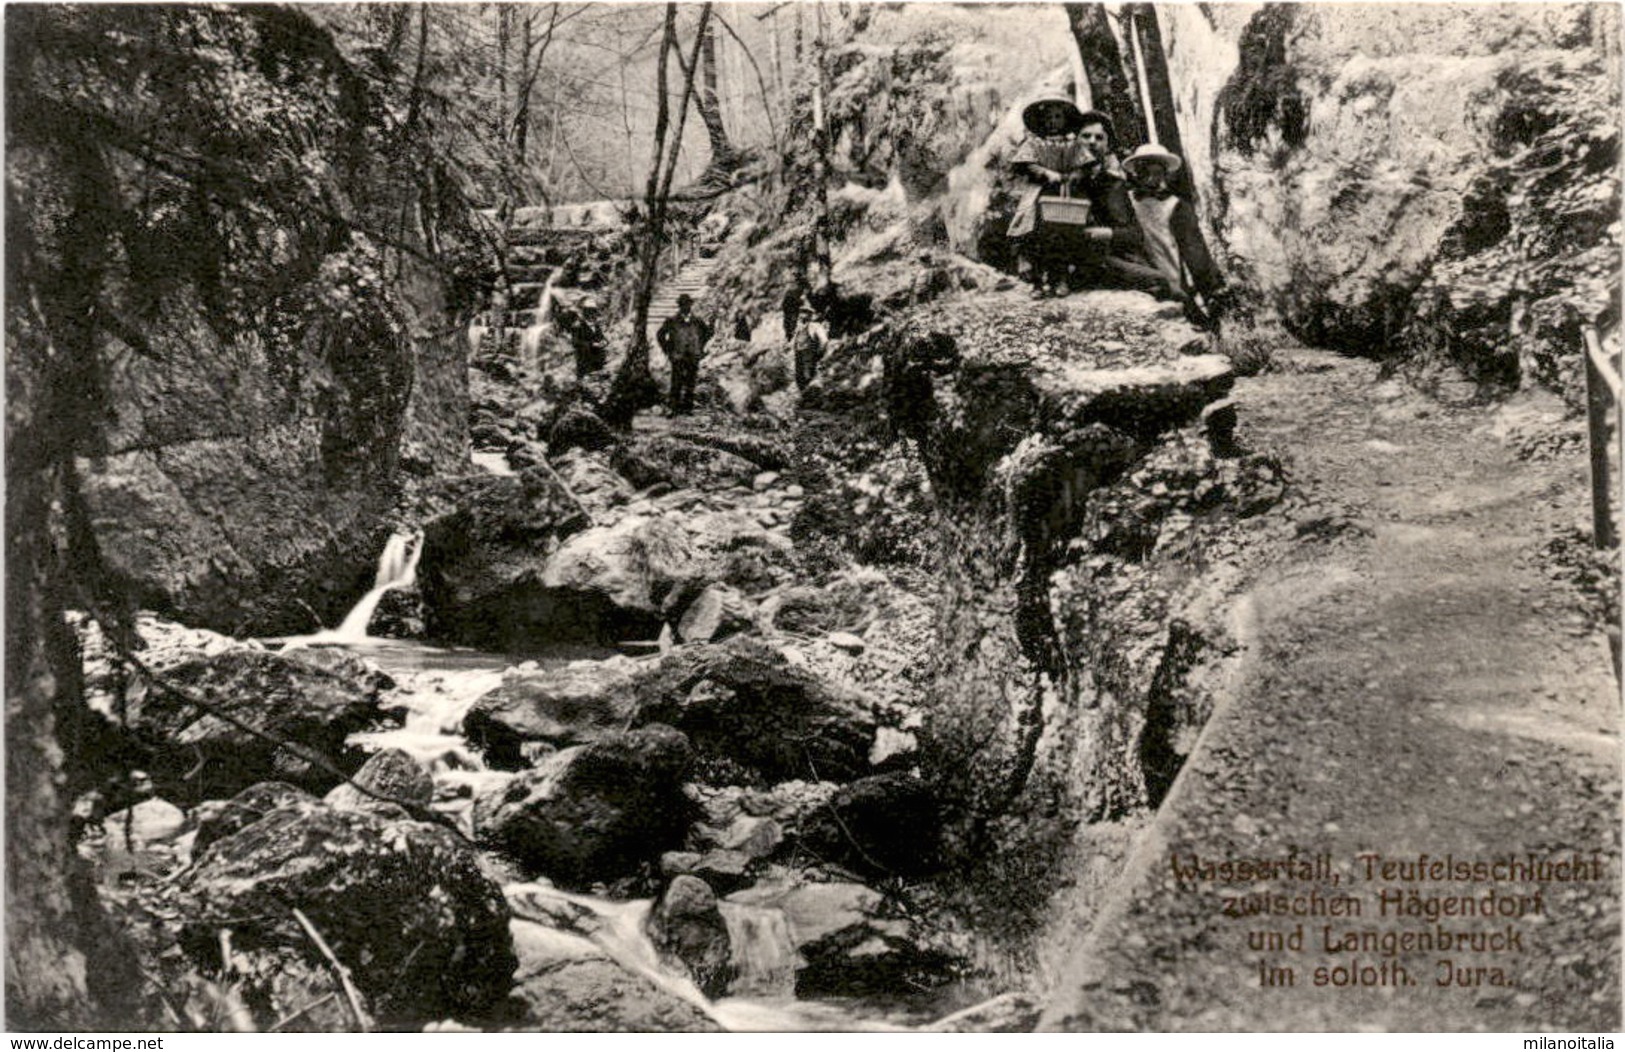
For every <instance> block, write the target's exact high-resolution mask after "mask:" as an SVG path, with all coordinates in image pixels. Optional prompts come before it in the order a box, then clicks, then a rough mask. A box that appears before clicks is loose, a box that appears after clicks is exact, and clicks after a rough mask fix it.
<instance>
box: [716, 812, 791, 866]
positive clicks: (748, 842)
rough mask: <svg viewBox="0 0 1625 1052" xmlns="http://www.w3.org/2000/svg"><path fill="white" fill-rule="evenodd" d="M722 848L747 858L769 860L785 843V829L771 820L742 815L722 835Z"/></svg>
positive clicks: (763, 817)
mask: <svg viewBox="0 0 1625 1052" xmlns="http://www.w3.org/2000/svg"><path fill="white" fill-rule="evenodd" d="M721 840H722V846H723V847H724V848H725V849H727V850H729V851H737V852H739V853H741V854H743V855H744V856H745V857H746V858H752V859H756V858H767V857H768V856H769V855H771V854H773V852H775V851H777V850H778V849H779V845H780V844H782V843H784V827H783V826H781V825H779V823H778V822H776V821H774V820H773V819H771V818H767V817H765V816H758V815H748V814H747V815H740V816H739V817H738V818H735V819H734V820H733V824H732V825H730V826H729V827H728V828H727V829H726V830H725V831H724V832H723V834H722V837H721Z"/></svg>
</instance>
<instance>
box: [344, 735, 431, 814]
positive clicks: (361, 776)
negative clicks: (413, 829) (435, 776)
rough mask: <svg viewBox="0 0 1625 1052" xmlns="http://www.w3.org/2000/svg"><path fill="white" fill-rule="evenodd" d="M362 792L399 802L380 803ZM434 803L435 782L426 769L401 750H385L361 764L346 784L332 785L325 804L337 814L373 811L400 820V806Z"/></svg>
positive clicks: (419, 806) (385, 801)
mask: <svg viewBox="0 0 1625 1052" xmlns="http://www.w3.org/2000/svg"><path fill="white" fill-rule="evenodd" d="M351 783H354V784H351ZM358 787H359V788H358ZM363 790H370V791H371V792H373V793H377V794H379V796H385V797H389V798H390V800H394V801H398V803H391V802H390V800H380V799H379V798H378V797H377V796H371V795H369V794H368V793H367V792H363ZM433 801H434V781H433V780H432V779H431V778H430V777H429V771H428V769H427V768H425V767H424V766H423V765H422V764H420V763H418V762H417V761H416V760H414V759H413V758H412V757H411V755H409V754H408V753H406V752H405V751H403V750H401V749H385V750H384V751H383V752H380V753H376V754H374V756H373V757H372V759H370V760H368V761H367V762H366V763H364V764H362V765H361V770H359V771H357V772H356V773H355V774H354V775H352V776H351V778H350V781H349V782H344V783H341V784H339V785H337V786H335V787H334V788H333V790H332V791H331V792H329V793H328V794H327V797H326V798H325V801H324V802H325V803H326V804H327V805H328V806H329V807H334V808H337V809H339V810H340V811H373V812H376V813H378V814H382V815H386V816H390V817H399V816H400V815H401V814H402V813H403V812H402V808H403V807H404V808H408V809H425V808H427V807H428V806H429V804H430V803H432V802H433ZM406 813H409V812H406Z"/></svg>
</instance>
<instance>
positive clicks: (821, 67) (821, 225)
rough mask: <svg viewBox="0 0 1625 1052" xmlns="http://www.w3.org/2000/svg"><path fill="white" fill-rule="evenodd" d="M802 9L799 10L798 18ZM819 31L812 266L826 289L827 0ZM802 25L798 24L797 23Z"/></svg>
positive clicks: (820, 9) (829, 269)
mask: <svg viewBox="0 0 1625 1052" xmlns="http://www.w3.org/2000/svg"><path fill="white" fill-rule="evenodd" d="M799 17H800V12H799V11H798V12H797V18H798V19H799ZM816 17H817V19H818V21H817V26H818V32H817V35H816V37H815V38H814V40H813V93H812V105H813V183H814V186H813V195H814V196H813V203H814V213H813V265H814V267H815V270H816V274H817V279H818V280H817V287H818V288H825V287H827V286H829V285H831V284H832V283H833V282H834V277H833V274H834V266H833V265H832V262H831V248H830V220H829V122H828V120H827V119H826V117H825V114H824V94H825V92H826V90H827V86H826V85H825V83H824V78H825V66H826V65H827V63H826V61H825V51H826V50H827V49H828V47H829V41H828V39H827V35H828V34H827V31H826V29H825V25H824V3H823V0H818V5H817V15H816ZM798 25H799V23H798Z"/></svg>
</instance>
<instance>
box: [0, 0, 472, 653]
mask: <svg viewBox="0 0 1625 1052" xmlns="http://www.w3.org/2000/svg"><path fill="white" fill-rule="evenodd" d="M81 14H82V15H83V17H81V15H74V14H65V13H62V12H49V13H40V14H37V15H33V16H30V17H29V18H27V19H25V20H23V21H19V22H18V23H17V25H16V30H17V32H16V34H15V35H16V36H17V38H18V39H19V40H20V41H27V42H26V43H21V44H20V45H19V46H20V47H22V48H23V49H24V50H26V51H27V52H28V53H29V54H30V56H31V59H30V62H29V63H28V67H27V70H26V71H23V72H20V74H19V77H18V78H17V79H16V80H15V81H14V82H13V83H12V84H11V85H9V86H8V92H9V97H10V98H11V99H12V101H13V102H14V103H15V104H16V106H17V109H18V110H19V112H20V113H22V114H23V116H22V117H21V118H20V119H19V120H18V121H17V122H16V123H15V125H14V127H13V131H14V133H15V134H14V136H13V140H12V143H11V147H12V149H11V151H10V157H9V158H8V165H7V178H8V187H9V191H10V192H11V193H13V194H15V195H16V196H15V198H14V199H15V200H17V201H19V202H24V203H25V204H24V205H23V207H20V208H18V209H17V210H16V213H17V215H16V223H15V226H14V229H13V230H12V234H13V235H15V236H14V237H13V238H11V239H10V240H11V243H13V244H16V245H18V246H19V247H20V248H21V247H25V248H26V253H25V254H26V256H27V258H26V259H23V258H21V256H20V257H19V260H18V262H19V272H20V273H26V275H27V277H26V279H25V280H26V282H27V285H28V288H30V289H31V290H32V298H33V300H34V301H35V302H36V303H37V304H38V307H37V309H31V308H29V307H28V306H27V304H28V302H29V300H30V298H31V297H30V295H18V296H13V297H9V298H8V316H7V324H8V334H9V335H10V336H12V338H13V342H12V344H11V347H10V353H9V355H8V357H11V358H13V360H15V361H17V362H19V363H22V362H32V361H35V360H43V359H44V358H45V357H46V356H47V354H48V352H47V350H46V347H47V346H48V345H50V344H51V343H53V342H54V343H56V344H61V343H63V340H64V333H68V332H72V333H73V334H74V335H73V336H71V337H69V338H70V339H71V340H73V341H75V342H76V343H77V341H79V340H81V339H82V340H84V341H85V344H86V345H85V346H76V347H75V349H74V353H75V354H76V355H84V356H85V357H87V358H88V357H89V353H87V352H90V353H93V354H94V356H95V358H96V360H97V362H98V363H99V370H97V375H96V376H95V378H94V379H93V380H90V379H88V377H87V381H88V382H87V383H86V385H85V386H86V390H85V391H83V392H81V394H83V395H85V396H86V397H87V402H88V403H89V404H87V405H86V407H85V408H84V411H83V412H82V413H81V414H78V415H77V417H76V418H73V419H60V420H57V421H54V422H53V423H54V427H56V428H57V429H58V432H57V433H58V434H59V435H61V436H62V437H63V438H65V439H69V440H71V446H72V451H73V452H74V453H77V454H79V455H80V457H81V459H80V461H79V463H78V470H79V474H80V475H81V478H82V488H83V490H84V493H85V496H86V500H87V506H88V507H87V511H88V514H89V516H90V518H91V520H92V523H93V527H94V530H95V533H96V536H97V539H98V540H99V542H100V547H101V550H102V554H103V557H104V559H105V561H106V563H107V568H108V569H109V570H110V571H111V576H113V577H114V578H115V579H118V581H119V583H122V584H124V585H125V586H127V588H128V591H129V594H130V597H131V598H132V600H134V602H135V603H136V604H138V605H140V606H144V607H148V608H152V609H157V610H160V611H163V612H165V613H166V614H168V615H170V616H174V617H177V618H180V619H183V620H185V621H187V622H188V623H191V624H198V625H207V626H210V627H214V628H217V629H221V630H225V631H231V632H234V633H236V634H283V633H292V632H301V631H309V630H311V629H313V628H315V627H318V626H317V625H316V624H315V623H314V622H316V621H321V622H323V623H326V624H335V623H337V619H338V617H339V616H341V615H342V614H343V612H344V611H345V610H346V609H347V608H348V607H349V606H350V604H352V603H353V602H354V601H355V599H356V598H358V597H359V595H360V594H361V592H363V591H365V589H366V585H367V583H368V581H369V580H370V577H371V572H372V567H373V565H374V563H375V562H376V560H377V557H378V553H379V551H380V550H381V548H382V546H383V542H384V540H385V538H387V536H388V534H389V532H390V530H389V526H388V523H387V521H386V516H387V514H388V512H389V510H390V508H391V505H392V504H393V503H394V500H395V497H396V490H397V488H398V486H399V484H400V482H401V479H402V478H403V476H406V475H411V474H424V473H427V472H431V471H434V470H444V469H445V468H447V467H449V466H450V465H451V464H453V463H454V462H455V461H457V460H458V459H460V458H463V457H465V456H466V434H467V432H466V416H467V411H466V390H467V382H466V378H465V376H464V369H463V357H464V350H463V348H462V346H461V336H460V334H458V333H455V332H452V333H447V330H448V329H449V328H450V326H449V325H448V324H447V321H448V311H447V306H448V304H447V296H446V289H445V287H444V286H443V284H442V282H441V280H440V278H439V276H438V274H437V273H436V272H435V270H434V269H433V268H432V267H430V266H427V265H425V264H424V263H423V262H422V261H421V260H419V259H418V258H416V256H417V251H416V250H417V248H418V246H416V245H412V244H410V242H411V241H412V239H413V237H414V234H413V233H411V232H404V231H403V232H400V233H398V234H397V235H395V237H396V238H397V239H398V240H400V241H404V242H407V243H408V248H409V249H410V251H407V252H405V253H401V254H399V255H394V254H393V250H391V249H384V248H382V247H380V246H381V245H382V244H383V243H384V242H386V241H388V240H390V235H387V234H386V235H384V236H383V237H381V238H380V239H379V240H378V241H374V240H373V239H372V237H371V236H370V235H368V234H363V233H361V232H360V231H362V230H374V231H377V230H381V229H382V228H384V227H385V226H386V225H387V224H385V223H382V222H376V220H377V214H376V213H375V211H374V210H375V209H379V210H381V211H395V212H398V211H399V207H400V204H401V202H399V201H396V202H394V206H393V209H391V208H390V206H389V205H388V204H386V203H385V202H386V201H387V200H388V197H389V195H390V194H391V193H392V190H391V189H390V186H389V184H390V183H391V182H392V180H391V179H390V178H389V174H390V173H388V172H387V171H385V170H384V169H386V168H387V166H388V164H389V163H390V162H389V161H388V160H387V159H384V158H381V157H380V156H379V155H380V153H381V151H379V150H377V149H376V148H374V147H373V146H369V145H368V143H369V141H370V140H369V138H368V136H369V135H370V134H372V132H370V131H369V121H371V120H373V117H372V113H371V111H370V106H371V104H372V100H370V99H369V98H368V90H369V89H368V88H367V87H366V85H365V83H364V81H363V80H362V79H361V77H360V76H359V75H357V74H356V73H355V71H354V70H353V69H352V68H351V67H350V65H349V64H348V63H347V62H346V61H345V60H344V59H343V57H342V56H341V55H340V54H339V52H338V49H337V47H336V46H335V44H334V41H333V39H332V37H331V35H330V34H328V33H327V31H326V30H324V29H323V28H322V27H321V26H319V25H318V24H317V23H316V22H315V21H314V20H312V19H311V18H309V17H307V16H305V15H302V14H297V13H290V12H285V11H275V10H271V9H252V10H250V9H232V10H227V9H217V10H212V11H209V12H207V13H201V12H188V11H183V10H181V9H178V8H167V9H160V8H151V9H144V10H141V11H135V10H133V9H119V10H116V11H115V10H113V9H108V10H105V11H101V12H96V13H93V14H92V13H81ZM183 40H189V41H191V42H192V43H191V44H190V45H188V46H190V47H193V48H198V49H212V50H210V53H211V54H212V55H218V56H229V57H222V58H221V59H220V61H217V62H208V63H196V62H194V63H190V64H184V65H185V73H184V74H177V75H175V76H153V75H151V72H150V71H151V69H152V67H153V65H154V63H161V62H162V61H164V60H163V59H161V58H158V57H156V56H160V55H164V54H170V53H175V54H178V53H179V52H168V51H166V50H165V48H173V47H180V46H181V45H179V44H178V43H176V42H178V41H183ZM295 62H297V63H300V65H299V66H298V68H299V69H300V70H301V72H300V75H299V76H298V77H290V76H286V75H284V73H283V72H282V71H285V70H287V69H289V68H293V67H292V63H295ZM227 84H229V85H230V87H229V88H227V87H226V85H227ZM245 99H253V100H255V101H254V102H252V103H245V101H244V100H245ZM69 100H71V101H69ZM62 106H67V107H70V108H73V109H75V112H80V113H82V114H83V116H82V117H76V118H75V120H74V121H72V122H67V121H64V120H63V119H62V118H61V117H60V116H53V115H55V114H59V113H60V112H61V109H60V107H62ZM245 106H247V107H248V110H250V111H252V112H253V113H254V116H253V117H244V116H243V113H244V107H245ZM270 114H275V115H276V117H275V119H273V118H271V117H270V116H269V115H270ZM81 122H82V123H81ZM70 124H71V125H73V127H72V129H69V128H68V125H70ZM94 128H102V129H111V128H117V129H123V132H121V133H120V134H126V133H127V134H128V135H130V136H133V138H131V139H128V140H120V139H119V135H115V134H112V133H104V132H98V131H92V130H89V129H94ZM149 137H150V138H149ZM74 139H77V140H79V144H78V145H75V144H74V141H73V140H74ZM133 142H140V143H143V144H144V145H142V146H140V147H138V148H132V146H131V145H130V144H131V143H133ZM174 157H186V158H188V159H189V160H187V161H186V162H185V163H184V164H182V165H180V166H179V167H176V165H175V164H174V163H173V162H171V161H165V160H164V158H174ZM200 171H206V172H210V173H213V174H212V175H211V176H210V177H207V178H200V177H198V176H196V175H195V174H188V173H196V172H200ZM209 178H214V179H217V180H218V182H217V183H216V184H215V185H214V187H213V188H212V189H211V188H209V186H208V179H209ZM225 186H232V187H235V189H233V190H231V191H230V192H224V191H223V190H222V189H221V188H222V187H225ZM239 199H241V200H242V201H244V202H245V204H244V205H243V206H239V205H236V204H225V203H224V202H228V201H230V202H235V201H238V200H239ZM431 211H432V208H431ZM426 219H430V222H431V223H433V222H436V221H439V220H441V219H445V217H443V216H434V217H432V218H431V217H429V216H426ZM455 223H456V219H455V218H453V219H451V220H449V221H448V222H447V224H446V225H447V226H448V228H449V227H450V226H451V225H453V224H455ZM446 233H447V234H448V236H449V235H450V230H449V229H448V230H447V231H446ZM21 288H22V286H19V289H21ZM75 319H77V320H75ZM431 333H432V334H440V335H428V334H431ZM14 393H21V392H20V391H17V392H14Z"/></svg>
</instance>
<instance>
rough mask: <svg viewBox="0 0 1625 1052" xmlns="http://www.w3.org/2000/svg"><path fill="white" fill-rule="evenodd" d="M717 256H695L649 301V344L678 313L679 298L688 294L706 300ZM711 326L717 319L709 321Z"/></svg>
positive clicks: (697, 301) (698, 300)
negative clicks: (661, 327) (660, 329)
mask: <svg viewBox="0 0 1625 1052" xmlns="http://www.w3.org/2000/svg"><path fill="white" fill-rule="evenodd" d="M716 267H717V260H716V257H715V256H695V257H694V258H693V259H691V260H689V261H688V262H687V263H684V264H683V266H682V268H681V269H680V270H678V272H677V275H676V276H675V277H673V278H672V279H671V280H669V281H667V282H665V283H664V284H662V285H661V286H660V287H659V288H657V289H656V290H655V294H654V298H653V299H652V300H650V301H649V342H650V343H651V344H652V343H654V337H655V332H656V331H657V330H658V329H659V328H660V323H661V322H663V321H665V320H666V319H667V318H670V317H672V316H673V315H675V314H676V313H677V297H678V296H681V295H683V294H684V293H687V294H688V295H690V296H693V297H694V302H695V303H699V302H700V300H702V299H704V298H705V293H706V290H707V289H708V288H710V285H711V274H712V272H714V271H715V270H716ZM709 320H710V321H711V324H712V325H713V326H715V325H716V324H717V322H716V319H714V318H713V319H709Z"/></svg>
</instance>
